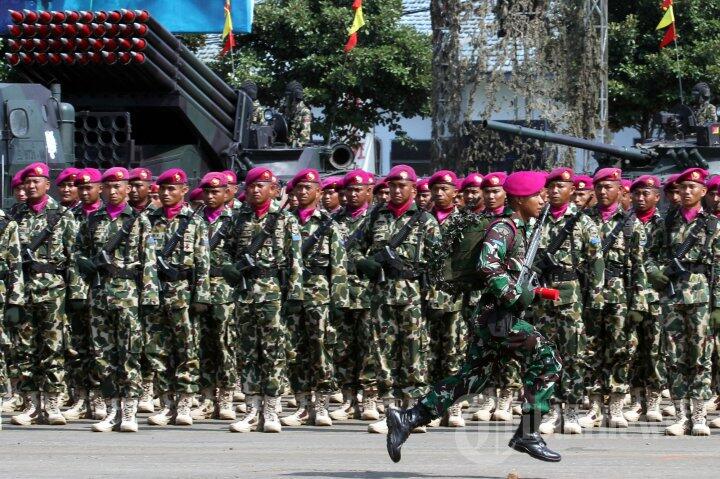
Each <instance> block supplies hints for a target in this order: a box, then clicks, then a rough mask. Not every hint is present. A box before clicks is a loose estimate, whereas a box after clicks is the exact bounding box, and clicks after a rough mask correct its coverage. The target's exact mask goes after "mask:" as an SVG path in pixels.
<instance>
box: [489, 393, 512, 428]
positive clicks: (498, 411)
mask: <svg viewBox="0 0 720 479" xmlns="http://www.w3.org/2000/svg"><path fill="white" fill-rule="evenodd" d="M512 400H513V390H512V389H510V388H504V389H502V390H501V391H500V397H499V398H498V404H497V408H495V412H494V413H493V414H492V420H493V421H504V422H512V420H513V415H512V410H511V407H512Z"/></svg>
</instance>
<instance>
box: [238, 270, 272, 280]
mask: <svg viewBox="0 0 720 479" xmlns="http://www.w3.org/2000/svg"><path fill="white" fill-rule="evenodd" d="M279 275H280V269H279V268H252V269H251V270H249V271H247V272H246V273H245V279H261V278H277V277H278V276H279Z"/></svg>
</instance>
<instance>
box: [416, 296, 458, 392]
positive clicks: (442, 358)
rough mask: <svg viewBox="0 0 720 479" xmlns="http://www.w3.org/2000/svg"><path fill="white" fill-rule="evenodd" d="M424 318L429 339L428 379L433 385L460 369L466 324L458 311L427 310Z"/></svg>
mask: <svg viewBox="0 0 720 479" xmlns="http://www.w3.org/2000/svg"><path fill="white" fill-rule="evenodd" d="M426 317H427V319H426V321H427V329H428V335H429V337H430V349H429V358H428V359H429V361H428V362H429V365H428V379H429V382H430V383H435V382H437V381H440V380H441V379H442V378H444V377H447V376H452V375H453V374H455V373H457V372H458V370H459V369H460V365H461V364H462V362H463V359H464V358H465V354H466V352H467V322H466V321H465V320H464V319H463V317H462V315H461V314H460V311H452V312H447V311H442V310H438V309H431V308H428V309H427V312H426Z"/></svg>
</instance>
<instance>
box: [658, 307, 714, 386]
mask: <svg viewBox="0 0 720 479" xmlns="http://www.w3.org/2000/svg"><path fill="white" fill-rule="evenodd" d="M709 319H710V313H709V310H708V305H707V303H701V304H670V305H669V306H668V309H667V314H666V316H665V324H664V330H665V364H666V367H667V377H668V385H669V388H670V395H671V396H672V398H673V399H704V400H707V399H710V396H711V392H710V372H711V369H712V368H711V357H712V354H711V350H712V349H711V348H712V341H711V340H710V337H709V332H708V320H709Z"/></svg>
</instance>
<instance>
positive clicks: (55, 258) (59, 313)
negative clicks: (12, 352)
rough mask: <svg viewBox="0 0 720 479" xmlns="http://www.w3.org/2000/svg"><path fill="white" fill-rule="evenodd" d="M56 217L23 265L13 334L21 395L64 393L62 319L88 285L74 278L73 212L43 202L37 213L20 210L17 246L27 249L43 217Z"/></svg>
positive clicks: (45, 220)
mask: <svg viewBox="0 0 720 479" xmlns="http://www.w3.org/2000/svg"><path fill="white" fill-rule="evenodd" d="M55 215H60V220H59V221H58V222H57V224H56V225H55V227H54V228H53V231H52V234H51V235H50V237H49V238H48V240H47V241H46V242H45V243H44V244H43V245H41V246H40V247H39V248H38V249H37V251H35V254H34V258H35V261H33V262H32V263H31V264H26V265H25V268H26V275H25V308H24V309H23V310H22V312H21V314H20V323H19V325H18V330H17V334H18V337H17V343H16V359H15V361H16V367H17V369H18V371H20V381H19V383H18V389H19V390H20V391H23V392H31V391H38V390H40V391H44V392H48V393H60V392H62V391H63V390H64V389H65V370H64V366H65V358H64V354H63V353H64V351H65V350H66V348H67V347H68V346H69V345H68V344H65V338H66V334H65V329H66V325H65V315H64V313H63V308H64V303H65V298H66V291H67V292H68V294H67V298H68V299H74V300H75V299H77V300H84V299H85V298H86V294H87V287H86V286H85V284H84V282H83V281H82V279H81V278H80V277H79V275H78V274H77V270H76V266H75V260H74V258H73V249H74V247H75V238H76V236H77V223H76V222H75V220H74V218H73V216H72V214H71V213H70V212H69V211H67V210H65V209H62V208H61V207H60V206H59V205H58V203H57V202H56V201H55V200H54V199H52V198H48V200H47V205H46V206H45V208H43V209H42V210H41V211H40V212H39V213H35V212H34V211H33V210H32V209H31V208H29V207H28V206H25V207H24V208H22V210H21V213H20V220H19V222H18V234H19V237H20V244H21V245H22V247H23V248H25V247H27V246H28V245H29V244H30V243H31V242H32V240H33V238H34V237H35V235H37V234H38V233H40V232H41V231H42V230H44V229H45V227H46V226H47V223H48V218H49V217H51V216H55Z"/></svg>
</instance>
